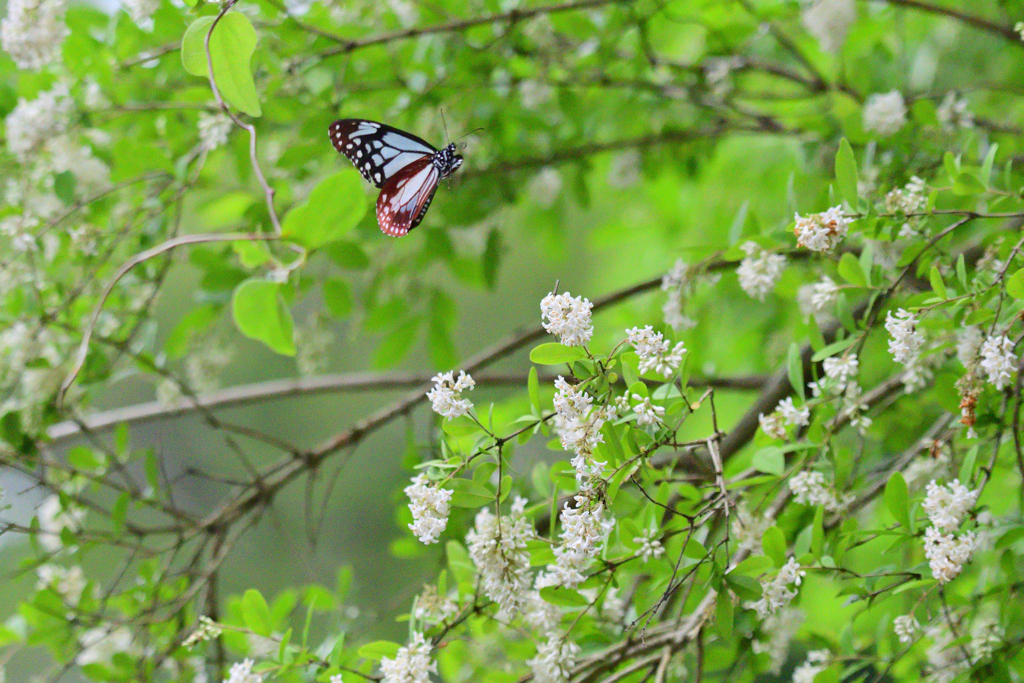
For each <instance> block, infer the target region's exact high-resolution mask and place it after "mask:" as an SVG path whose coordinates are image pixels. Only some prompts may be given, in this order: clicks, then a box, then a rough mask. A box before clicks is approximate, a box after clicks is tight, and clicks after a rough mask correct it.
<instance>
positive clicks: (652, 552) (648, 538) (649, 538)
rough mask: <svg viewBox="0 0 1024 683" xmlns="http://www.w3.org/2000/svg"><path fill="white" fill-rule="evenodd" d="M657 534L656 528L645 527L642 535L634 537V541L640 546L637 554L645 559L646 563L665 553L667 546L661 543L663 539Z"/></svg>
mask: <svg viewBox="0 0 1024 683" xmlns="http://www.w3.org/2000/svg"><path fill="white" fill-rule="evenodd" d="M657 535H658V532H657V531H656V530H654V529H644V530H643V531H642V532H641V535H640V536H634V537H633V543H636V544H637V545H638V546H640V547H639V548H637V551H636V556H637V557H639V558H640V559H641V560H643V562H644V564H646V563H647V562H650V561H651V560H652V559H653V560H657V559H660V558H661V557H663V556H664V555H665V548H664V546H662V545H661V540H660V539H657V538H655V536H657Z"/></svg>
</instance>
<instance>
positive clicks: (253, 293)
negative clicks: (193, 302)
mask: <svg viewBox="0 0 1024 683" xmlns="http://www.w3.org/2000/svg"><path fill="white" fill-rule="evenodd" d="M280 290H281V285H280V283H277V282H270V281H268V280H246V281H245V282H243V283H242V284H240V285H238V287H236V288H235V293H234V296H233V297H232V300H231V313H232V315H233V316H234V319H235V326H236V327H237V328H238V331H239V332H241V333H242V334H244V335H245V336H246V337H249V338H250V339H255V340H256V341H259V342H263V343H264V344H266V345H267V347H269V348H270V350H271V351H273V352H274V353H279V354H281V355H282V356H294V355H295V326H294V323H293V322H292V314H291V311H289V310H288V307H287V306H285V304H284V300H283V299H282V298H281V291H280Z"/></svg>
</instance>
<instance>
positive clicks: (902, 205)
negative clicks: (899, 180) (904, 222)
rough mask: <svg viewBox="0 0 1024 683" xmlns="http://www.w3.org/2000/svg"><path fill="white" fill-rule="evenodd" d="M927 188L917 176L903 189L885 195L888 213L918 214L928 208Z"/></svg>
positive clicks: (893, 190) (890, 191)
mask: <svg viewBox="0 0 1024 683" xmlns="http://www.w3.org/2000/svg"><path fill="white" fill-rule="evenodd" d="M927 189H928V188H927V186H926V185H925V182H924V181H923V180H921V179H920V178H918V177H917V176H916V175H915V176H911V177H910V182H909V183H907V184H906V185H905V186H903V187H894V188H893V189H891V190H889V192H888V193H887V194H886V195H885V211H886V213H902V214H904V215H906V214H911V213H918V212H919V211H922V210H923V209H924V208H925V207H926V206H928V195H927V193H926V192H927Z"/></svg>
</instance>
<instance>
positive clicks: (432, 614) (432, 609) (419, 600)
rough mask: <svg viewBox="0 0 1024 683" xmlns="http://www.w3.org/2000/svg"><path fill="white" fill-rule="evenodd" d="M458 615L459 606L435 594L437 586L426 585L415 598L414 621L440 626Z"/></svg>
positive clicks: (448, 598) (444, 596)
mask: <svg viewBox="0 0 1024 683" xmlns="http://www.w3.org/2000/svg"><path fill="white" fill-rule="evenodd" d="M458 613H459V606H458V605H457V604H456V603H455V601H454V600H452V599H451V598H450V597H448V596H447V595H441V594H440V593H438V592H437V586H435V585H434V584H432V583H428V584H427V585H425V586H424V587H423V591H422V592H421V593H420V594H419V595H418V596H417V597H416V607H415V609H414V610H413V616H414V617H415V618H416V621H419V622H430V623H432V624H440V623H441V622H443V621H447V620H448V619H451V618H452V617H454V616H455V615H456V614H458Z"/></svg>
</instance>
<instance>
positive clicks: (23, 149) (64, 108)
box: [6, 0, 74, 164]
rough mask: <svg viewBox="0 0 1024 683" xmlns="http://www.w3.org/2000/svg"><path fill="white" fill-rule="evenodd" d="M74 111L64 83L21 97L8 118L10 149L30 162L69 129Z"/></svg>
mask: <svg viewBox="0 0 1024 683" xmlns="http://www.w3.org/2000/svg"><path fill="white" fill-rule="evenodd" d="M48 1H49V0H47V2H48ZM58 4H59V3H58ZM73 110H74V101H73V100H72V99H71V94H70V92H69V91H68V87H67V86H66V85H64V84H63V83H58V84H57V85H55V86H54V87H52V88H51V89H49V90H46V91H43V92H41V93H39V94H38V95H36V98H35V99H34V100H26V99H24V98H19V99H18V105H17V106H16V107H15V108H14V109H13V110H12V111H11V113H10V114H8V115H7V119H6V123H7V149H8V150H9V151H10V152H11V154H13V155H14V156H16V157H18V161H20V162H21V163H23V164H24V163H26V162H27V161H28V160H29V159H30V158H31V157H32V156H33V153H34V152H36V151H38V149H39V148H40V147H41V146H42V145H43V144H44V143H45V142H46V141H47V140H49V139H50V138H52V137H56V136H58V135H60V134H61V133H63V132H64V131H65V130H67V128H68V126H69V125H71V112H72V111H73Z"/></svg>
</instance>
